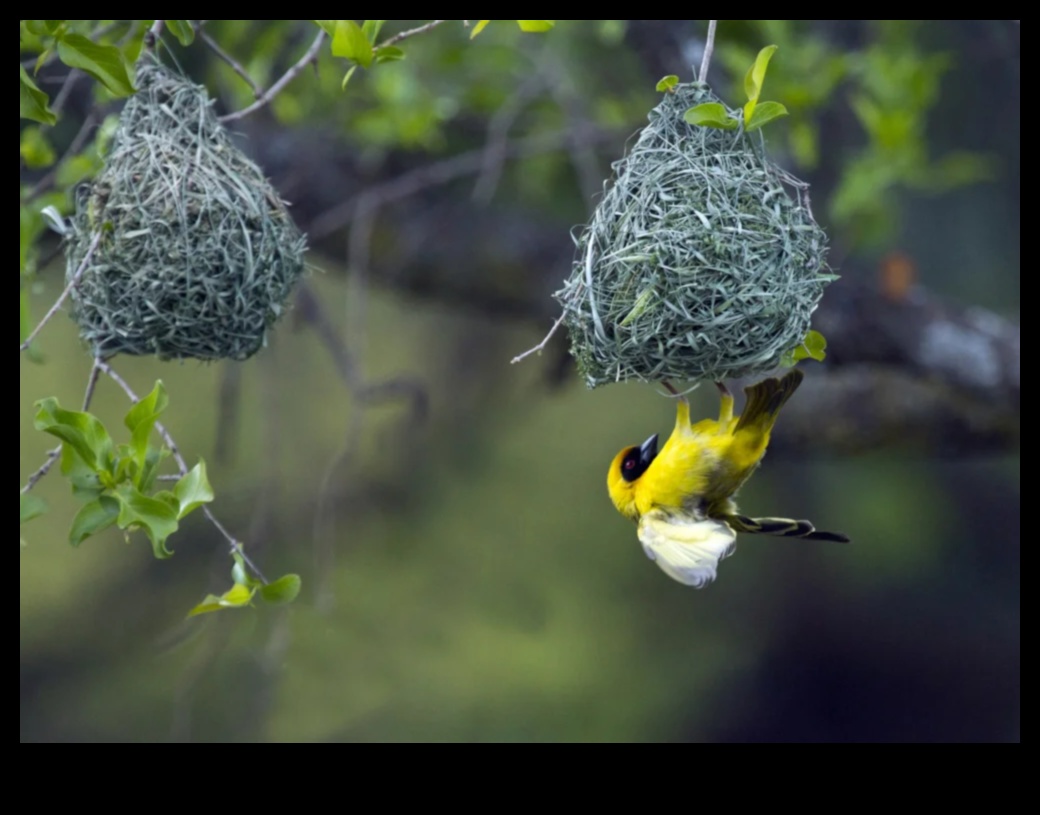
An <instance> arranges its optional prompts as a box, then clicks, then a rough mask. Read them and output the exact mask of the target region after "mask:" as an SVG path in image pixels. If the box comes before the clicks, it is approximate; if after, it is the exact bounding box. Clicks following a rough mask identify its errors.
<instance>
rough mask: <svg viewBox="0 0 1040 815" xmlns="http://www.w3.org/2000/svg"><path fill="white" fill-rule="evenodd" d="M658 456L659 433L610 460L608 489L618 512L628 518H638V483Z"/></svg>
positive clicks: (627, 448)
mask: <svg viewBox="0 0 1040 815" xmlns="http://www.w3.org/2000/svg"><path fill="white" fill-rule="evenodd" d="M655 458H657V434H656V433H654V435H652V436H651V437H650V438H648V439H647V440H646V441H645V442H643V443H642V444H641V445H639V446H638V447H626V448H625V449H624V450H622V451H621V452H620V453H618V454H617V455H616V456H614V460H613V461H612V462H610V469H609V470H607V491H608V492H609V493H610V500H611V501H613V502H614V506H616V507H617V510H618V512H620V513H621V514H622V515H624V516H625V517H626V518H633V519H635V518H638V517H639V509H638V507H637V506H636V484H637V482H638V481H639V477H640V476H641V475H642V474H643V473H645V472H646V471H647V468H648V467H649V466H650V465H651V464H652V463H653V460H654V459H655Z"/></svg>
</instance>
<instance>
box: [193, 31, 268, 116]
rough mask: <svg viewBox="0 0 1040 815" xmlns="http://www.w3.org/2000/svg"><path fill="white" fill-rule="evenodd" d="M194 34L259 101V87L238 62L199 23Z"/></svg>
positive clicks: (260, 92) (261, 93) (260, 93)
mask: <svg viewBox="0 0 1040 815" xmlns="http://www.w3.org/2000/svg"><path fill="white" fill-rule="evenodd" d="M195 33H196V34H198V35H199V39H200V40H202V41H203V42H204V43H206V45H207V46H209V49H210V50H211V51H212V52H213V53H214V54H216V55H217V56H218V57H220V58H221V59H222V60H224V62H226V63H227V64H228V65H230V66H231V70H233V71H234V72H235V73H236V74H238V75H239V76H240V77H242V79H244V80H245V81H246V83H247V84H248V85H249V87H250V88H252V89H253V96H255V97H256V98H257V99H259V98H260V97H261V96H262V95H263V91H262V90H261V89H260V86H259V85H257V84H256V82H255V81H254V80H253V77H251V76H250V75H249V73H248V72H247V71H246V69H245V68H243V67H242V66H241V65H240V64H239V63H238V61H237V60H236V59H235V58H234V57H233V56H231V54H229V53H228V52H227V51H225V50H224V49H223V48H221V47H220V44H219V43H218V42H217V41H216V40H215V39H213V38H212V37H211V36H210V35H209V34H207V33H206V32H205V31H204V30H203V28H202V24H201V23H200V24H199V26H198V27H197V28H196V29H195Z"/></svg>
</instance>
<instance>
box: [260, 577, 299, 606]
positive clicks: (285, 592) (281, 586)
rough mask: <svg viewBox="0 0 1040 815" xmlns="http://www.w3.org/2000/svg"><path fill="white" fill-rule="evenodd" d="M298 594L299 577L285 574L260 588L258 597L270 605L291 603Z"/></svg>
mask: <svg viewBox="0 0 1040 815" xmlns="http://www.w3.org/2000/svg"><path fill="white" fill-rule="evenodd" d="M299 593H300V576H299V575H298V574H286V575H282V576H281V577H279V578H278V579H277V580H275V581H274V582H273V583H268V584H267V585H266V586H262V587H261V588H260V596H261V597H262V598H263V599H264V601H265V602H267V603H271V604H272V605H282V604H284V603H291V602H292V601H293V600H295V599H296V597H297V595H298V594H299Z"/></svg>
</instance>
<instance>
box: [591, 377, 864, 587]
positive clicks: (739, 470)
mask: <svg viewBox="0 0 1040 815" xmlns="http://www.w3.org/2000/svg"><path fill="white" fill-rule="evenodd" d="M803 377H804V375H803V374H802V372H801V371H798V370H793V371H791V372H789V373H788V374H786V375H785V376H784V377H782V378H780V379H766V380H764V381H762V382H759V383H758V384H757V385H752V386H750V387H748V388H745V390H744V392H745V393H746V394H747V403H746V405H745V406H744V412H743V413H742V414H741V415H740V416H736V417H735V416H734V415H733V397H732V396H731V395H730V394H729V392H728V391H726V390H725V388H722V387H721V386H720V390H721V391H722V406H721V409H720V411H719V418H718V419H717V420H716V419H704V420H702V421H699V422H697V423H696V424H693V423H691V421H690V405H689V403H688V402H687V401H686V399H685V398H682V397H680V398H679V400H678V408H677V411H676V414H677V415H676V420H675V429H674V430H673V431H672V435H671V436H670V437H669V439H668V441H667V442H665V445H664V447H662V448H661V450H660V452H658V450H657V436H656V435H654V436H651V437H650V438H649V439H647V440H646V441H645V442H644V443H643V444H642V445H641V446H639V447H626V448H625V449H624V450H622V451H621V452H620V453H618V454H617V456H615V457H614V460H613V461H612V462H611V465H610V469H609V470H608V472H607V489H608V491H609V492H610V497H611V500H612V501H613V502H614V506H616V507H617V509H618V512H620V513H621V514H622V515H624V516H625V517H628V518H631V519H633V520H635V521H637V522H638V524H639V529H638V534H639V540H640V542H641V543H642V544H643V549H644V551H645V552H646V554H647V556H648V557H650V558H651V559H652V560H654V561H656V562H657V564H658V566H660V567H661V569H663V570H664V571H665V573H667V574H668V575H669V576H670V577H672V578H674V579H676V580H678V581H679V582H681V583H685V584H687V585H691V586H696V587H698V588H700V587H702V586H704V585H707V584H708V583H710V582H711V581H712V580H714V579H715V573H716V569H717V566H718V562H719V561H720V560H721V559H722V558H724V557H727V556H729V555H730V554H732V553H733V549H734V545H735V541H736V533H737V532H746V533H756V534H767V535H779V536H783V537H795V538H805V539H808V540H824V541H835V542H841V543H846V542H848V540H849V539H848V537H846V536H845V535H842V534H841V533H838V532H822V531H817V530H816V528H815V527H814V526H813V525H812V524H811V523H809V522H808V521H796V520H791V519H788V518H750V517H748V516H746V515H741V514H739V513H738V512H737V505H736V503H735V502H734V497H735V496H736V494H737V491H738V490H739V489H740V487H741V486H742V485H743V484H744V482H745V481H747V480H748V478H749V477H750V476H751V474H752V473H753V472H754V471H755V469H756V468H757V467H758V464H759V462H760V461H761V460H762V456H764V455H765V452H766V447H768V445H769V434H770V432H771V431H772V429H773V425H774V424H776V418H777V415H778V414H779V412H780V409H781V408H782V407H783V406H784V404H785V403H786V402H787V400H788V399H790V398H791V395H792V394H793V393H794V392H795V391H796V390H797V389H798V386H799V385H800V384H801V383H802V379H803Z"/></svg>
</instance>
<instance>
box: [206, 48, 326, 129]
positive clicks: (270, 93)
mask: <svg viewBox="0 0 1040 815" xmlns="http://www.w3.org/2000/svg"><path fill="white" fill-rule="evenodd" d="M324 41H325V31H324V30H319V31H318V36H317V37H315V38H314V42H312V43H311V47H310V48H308V49H307V53H305V54H304V55H303V56H302V57H300V59H299V60H298V61H297V62H296V64H295V65H293V66H292V67H291V68H290V69H289V70H288V71H286V72H285V73H284V74H282V76H281V78H280V79H279V80H278V81H277V82H275V83H274V84H273V85H272V86H271V87H270V88H268V89H267V91H266V92H265V93H263V94H262V95H261V96H260V98H259V99H257V100H256V101H255V102H254V103H253V104H251V105H250V106H249V107H246V108H242V110H238V111H235V112H234V113H228V114H226V115H225V116H221V117H220V121H221V122H223V123H225V124H227V123H228V122H233V121H235V120H236V119H241V118H243V117H244V116H248V115H249V114H251V113H255V112H256V111H258V110H260V108H262V107H264V106H265V105H268V104H270V102H271V100H272V99H274V98H275V97H276V96H277V95H278V94H279V93H281V92H282V90H284V89H285V86H286V85H288V84H289V83H290V82H292V81H293V80H294V79H295V78H296V77H297V75H298V74H299V73H300V72H301V71H302V70H303V69H304V68H306V67H307V65H308V64H309V63H311V62H313V61H314V60H315V59H316V58H317V56H318V51H319V50H320V49H321V44H322V43H323V42H324Z"/></svg>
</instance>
